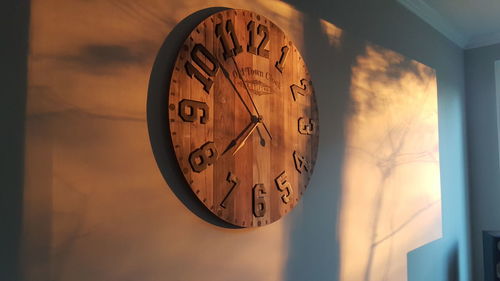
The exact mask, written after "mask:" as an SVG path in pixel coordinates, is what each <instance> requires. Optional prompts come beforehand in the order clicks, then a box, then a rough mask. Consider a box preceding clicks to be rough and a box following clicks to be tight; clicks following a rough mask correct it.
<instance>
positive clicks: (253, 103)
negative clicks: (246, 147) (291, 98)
mask: <svg viewBox="0 0 500 281" xmlns="http://www.w3.org/2000/svg"><path fill="white" fill-rule="evenodd" d="M231 59H232V60H233V63H234V66H235V67H236V72H238V76H239V77H240V80H241V82H242V83H243V86H244V87H245V90H246V92H247V95H248V97H249V98H250V101H251V102H252V105H253V108H255V112H256V113H257V116H258V117H259V118H260V119H262V116H261V115H260V113H259V110H258V109H257V106H256V105H255V102H254V101H253V99H252V95H250V90H248V86H247V83H246V82H245V80H244V79H243V75H241V73H240V68H239V67H238V64H237V63H236V59H235V58H234V57H231ZM260 123H261V124H262V125H263V126H264V129H265V130H266V132H267V134H268V135H269V138H271V139H273V137H272V136H271V132H269V129H268V128H267V126H266V124H265V123H264V121H262V120H260Z"/></svg>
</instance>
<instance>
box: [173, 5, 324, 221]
mask: <svg viewBox="0 0 500 281" xmlns="http://www.w3.org/2000/svg"><path fill="white" fill-rule="evenodd" d="M228 22H229V23H228ZM251 22H253V24H251ZM252 28H255V29H252ZM221 30H222V32H221ZM233 30H234V33H232V31H233ZM252 32H253V37H254V38H253V39H254V40H253V42H250V34H251V33H252ZM218 35H219V36H218ZM223 36H225V37H223ZM266 36H267V38H268V42H267V44H266V43H265V41H266V40H264V38H265V37H266ZM233 38H236V39H233ZM224 40H225V41H226V46H225V47H224V44H223V42H224ZM262 42H264V43H262ZM238 46H241V49H240V48H238ZM284 47H287V48H288V49H287V48H284ZM253 48H255V49H256V51H255V54H253V53H252V52H249V50H251V51H252V49H253ZM193 50H194V51H193ZM283 50H286V51H287V53H286V55H285V56H283ZM207 52H208V54H207ZM211 56H213V57H211ZM266 56H268V57H266ZM282 57H284V59H282ZM214 58H215V61H214ZM193 67H194V69H195V70H193ZM193 71H195V72H196V71H198V72H199V73H198V74H195V75H193ZM200 74H201V75H202V76H200ZM197 75H198V77H197ZM208 79H210V80H211V81H209V80H208ZM207 90H208V91H207ZM186 100H190V101H193V102H186ZM168 107H169V116H168V118H169V124H170V133H171V138H172V143H173V145H174V150H175V153H176V157H177V160H178V163H179V165H180V167H181V170H182V172H183V174H184V177H185V178H186V180H187V182H188V183H189V185H190V187H191V189H192V190H193V192H194V193H195V194H196V196H197V197H198V198H199V199H200V201H201V202H203V204H204V205H205V206H206V207H207V208H208V209H210V210H211V211H212V212H213V213H214V214H215V215H217V216H218V217H219V218H221V219H223V220H224V221H227V222H229V223H231V224H234V225H237V226H241V227H256V226H263V225H266V224H269V223H272V222H274V221H276V220H278V219H280V218H281V217H282V216H283V215H285V214H286V213H288V212H290V211H291V210H292V209H293V207H295V206H296V204H297V203H298V201H299V200H300V198H301V196H302V194H303V192H304V191H305V189H306V188H307V184H308V182H309V179H310V176H311V174H312V171H313V167H314V164H315V161H316V155H317V150H318V139H319V127H318V126H319V120H318V110H317V105H316V99H315V96H314V89H313V86H312V82H311V78H310V76H309V73H308V71H307V67H306V65H305V62H304V61H303V59H302V58H301V56H300V53H299V51H298V50H297V48H296V47H295V46H294V45H293V43H292V42H291V41H290V40H289V39H288V38H287V37H286V35H285V34H284V33H283V31H281V29H280V28H279V27H277V26H276V25H275V24H274V23H272V22H271V21H270V20H268V19H266V18H265V17H263V16H260V15H258V14H255V13H253V12H250V11H245V10H225V11H222V12H219V13H216V14H213V15H211V16H210V17H208V18H206V19H205V20H204V21H202V22H201V23H200V24H199V25H198V26H197V27H196V28H195V29H194V30H193V31H192V32H191V34H189V36H188V37H187V39H186V40H185V42H184V44H183V46H182V47H181V48H180V51H179V54H178V57H177V60H176V63H175V66H174V71H173V74H172V77H171V81H170V90H169V105H168ZM206 108H208V110H206ZM301 118H302V121H299V119H301ZM300 126H302V127H300ZM254 127H255V128H254ZM210 143H213V146H212V144H210ZM210 147H212V148H210ZM214 147H215V150H216V151H214V149H213V148H214Z"/></svg>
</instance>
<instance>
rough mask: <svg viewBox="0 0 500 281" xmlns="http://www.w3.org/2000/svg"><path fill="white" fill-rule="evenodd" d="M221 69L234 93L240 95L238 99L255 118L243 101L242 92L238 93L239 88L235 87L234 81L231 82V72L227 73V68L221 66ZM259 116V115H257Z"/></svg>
mask: <svg viewBox="0 0 500 281" xmlns="http://www.w3.org/2000/svg"><path fill="white" fill-rule="evenodd" d="M220 68H221V70H222V73H223V74H224V76H225V77H226V79H227V80H228V81H229V83H230V84H231V86H232V87H233V89H234V91H235V92H236V94H237V95H238V97H239V98H240V100H241V102H242V103H243V105H244V106H245V109H246V110H247V111H248V113H249V114H250V116H254V115H253V113H252V111H251V110H250V108H248V105H247V104H246V102H245V100H244V99H243V97H242V96H241V94H240V91H238V88H236V85H234V83H233V80H231V77H229V72H227V70H226V68H225V67H224V66H223V65H222V64H220ZM257 114H258V113H257Z"/></svg>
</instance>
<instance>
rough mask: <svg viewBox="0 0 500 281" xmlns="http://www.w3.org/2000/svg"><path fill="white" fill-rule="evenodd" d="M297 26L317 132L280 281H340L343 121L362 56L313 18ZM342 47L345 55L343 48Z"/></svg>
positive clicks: (343, 36) (359, 49)
mask: <svg viewBox="0 0 500 281" xmlns="http://www.w3.org/2000/svg"><path fill="white" fill-rule="evenodd" d="M302 23H303V36H304V38H303V41H304V42H303V48H302V50H301V52H302V55H303V57H304V60H305V61H306V62H307V64H308V66H309V70H310V72H311V77H312V79H313V83H314V87H315V92H316V96H317V99H318V105H319V116H320V128H321V133H320V141H319V143H320V146H319V154H318V159H317V163H316V168H315V171H314V175H313V177H312V179H311V182H310V186H311V187H310V190H308V192H307V193H305V195H304V197H303V198H302V203H301V204H300V205H299V206H298V209H299V210H300V213H298V214H294V216H293V219H292V218H287V223H288V225H289V233H290V238H289V243H288V244H289V245H288V262H287V264H286V267H285V268H284V274H285V278H284V280H286V281H302V280H340V279H339V272H340V263H341V257H340V245H339V235H338V233H339V227H340V225H339V220H338V219H339V217H340V208H341V203H340V201H341V198H342V188H341V186H342V182H341V179H342V170H343V163H344V162H345V159H344V151H345V146H346V142H345V135H344V131H345V122H346V116H347V115H349V112H348V111H349V108H350V103H351V100H350V96H349V88H350V85H351V84H350V81H351V71H350V67H351V65H352V64H353V61H354V60H355V58H356V55H357V54H360V53H362V51H363V47H364V43H355V41H351V39H352V38H351V37H350V36H349V35H347V34H346V33H344V32H342V31H341V30H340V29H338V28H336V27H335V26H333V25H331V24H330V23H327V22H324V21H321V20H320V19H317V18H314V17H309V16H307V15H305V16H303V18H302ZM329 31H330V32H329ZM358 42H359V41H358ZM346 44H347V45H348V46H349V47H350V49H349V52H346V51H345V49H344V48H345V46H346ZM318 54H321V55H318ZM295 212H297V211H295Z"/></svg>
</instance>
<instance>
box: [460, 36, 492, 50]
mask: <svg viewBox="0 0 500 281" xmlns="http://www.w3.org/2000/svg"><path fill="white" fill-rule="evenodd" d="M498 43H500V32H493V33H487V34H481V35H477V36H474V37H472V38H471V39H470V40H469V42H467V45H466V46H465V49H473V48H479V47H485V46H490V45H495V44H498Z"/></svg>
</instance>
